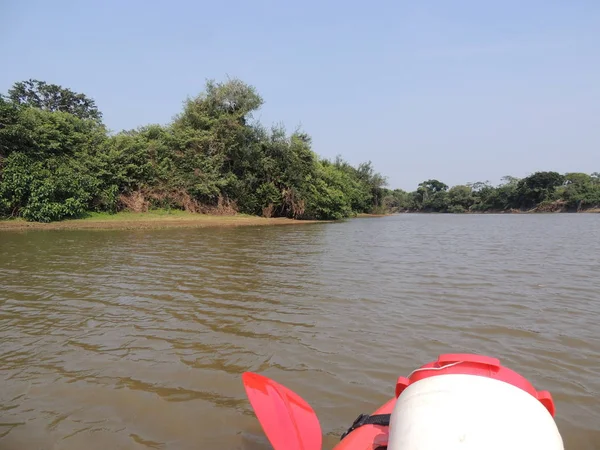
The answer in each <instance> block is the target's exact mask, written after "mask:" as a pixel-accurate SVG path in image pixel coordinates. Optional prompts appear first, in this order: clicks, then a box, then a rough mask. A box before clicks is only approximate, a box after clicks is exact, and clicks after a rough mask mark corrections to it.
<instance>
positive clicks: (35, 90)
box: [8, 79, 102, 121]
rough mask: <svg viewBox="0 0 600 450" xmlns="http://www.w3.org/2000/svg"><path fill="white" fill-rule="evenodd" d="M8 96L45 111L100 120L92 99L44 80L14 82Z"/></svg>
mask: <svg viewBox="0 0 600 450" xmlns="http://www.w3.org/2000/svg"><path fill="white" fill-rule="evenodd" d="M8 98H9V99H10V100H11V101H12V102H13V103H15V104H18V105H27V106H31V107H34V108H40V109H44V110H46V111H61V112H67V113H70V114H73V115H75V116H77V117H79V118H81V119H92V120H95V121H100V120H102V114H101V113H100V111H98V108H97V107H96V103H95V102H94V100H92V99H90V98H88V97H86V96H85V95H84V94H79V93H77V92H74V91H72V90H71V89H68V88H64V87H62V86H60V85H57V84H48V83H46V82H45V81H39V80H32V79H30V80H27V81H19V82H17V83H15V84H14V85H13V86H12V88H11V89H9V91H8Z"/></svg>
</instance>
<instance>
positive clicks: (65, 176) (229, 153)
mask: <svg viewBox="0 0 600 450" xmlns="http://www.w3.org/2000/svg"><path fill="white" fill-rule="evenodd" d="M262 103H263V100H262V98H261V97H260V95H259V94H258V93H257V92H256V91H255V89H254V88H253V87H252V86H248V85H246V84H244V83H243V82H241V81H240V80H237V79H234V80H228V81H226V82H224V83H216V82H213V81H210V82H208V83H207V85H206V89H205V92H203V93H201V94H200V95H198V96H197V97H195V98H191V99H188V100H187V101H186V102H185V104H184V107H183V111H182V112H181V113H180V114H179V115H178V116H177V117H176V118H175V119H174V120H173V122H172V123H170V124H168V125H166V126H162V125H148V126H144V127H141V128H139V129H136V130H130V131H123V132H120V133H118V134H115V135H111V134H109V133H108V131H107V129H106V127H105V126H104V124H103V123H102V114H101V113H100V111H98V108H97V107H96V104H95V102H94V101H93V100H92V99H89V98H88V97H86V96H85V95H83V94H79V93H75V92H73V91H71V90H70V89H67V88H64V87H62V86H59V85H55V84H47V83H45V82H41V81H37V80H28V81H25V82H18V83H15V84H14V85H13V87H12V88H11V89H10V90H9V91H8V93H7V95H4V96H0V217H4V218H6V217H22V218H25V219H26V220H30V221H41V222H49V221H55V220H61V219H65V218H74V217H81V216H83V215H85V214H86V213H87V212H92V211H109V212H116V211H119V210H124V209H128V210H132V211H146V210H148V209H151V208H167V209H183V210H187V211H192V212H207V213H221V214H227V213H234V212H242V213H247V214H253V215H264V216H285V217H291V218H298V219H340V218H344V217H348V216H351V215H353V214H356V213H362V212H371V211H376V210H378V209H381V203H382V199H383V192H384V186H385V184H386V180H385V179H384V177H382V176H381V175H379V174H378V173H376V172H374V170H373V167H372V165H371V163H370V162H367V163H363V164H360V165H359V166H358V167H353V166H351V165H350V164H348V163H346V162H345V161H343V160H342V159H341V158H339V157H338V158H337V159H336V160H335V161H329V160H324V159H321V158H319V157H317V155H316V154H315V153H314V152H313V151H312V150H311V139H310V137H309V136H308V135H307V134H305V133H303V132H300V131H296V132H294V133H291V134H290V135H288V134H286V132H285V130H284V129H283V128H281V127H273V128H272V129H266V128H265V127H263V126H262V125H260V124H259V123H255V122H253V121H252V113H253V112H254V111H256V110H257V109H258V108H259V107H260V106H261V105H262Z"/></svg>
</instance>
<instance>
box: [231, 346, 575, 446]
mask: <svg viewBox="0 0 600 450" xmlns="http://www.w3.org/2000/svg"><path fill="white" fill-rule="evenodd" d="M242 377H243V381H244V386H245V389H246V393H247V394H248V398H249V400H250V403H251V404H252V406H253V408H254V411H255V413H256V416H257V418H258V420H259V422H260V423H261V426H262V428H263V430H264V432H265V434H266V435H267V438H268V439H269V441H270V442H271V444H272V445H273V448H274V449H275V450H320V449H321V445H322V434H321V427H320V424H319V421H318V418H317V416H316V414H315V412H314V411H313V409H312V408H311V407H310V405H308V403H306V402H305V401H304V400H303V399H302V398H301V397H300V396H298V395H297V394H296V393H294V392H292V391H290V390H289V389H287V388H286V387H284V386H282V385H280V384H278V383H276V382H275V381H273V380H270V379H269V378H266V377H264V376H262V375H258V374H254V373H250V372H246V373H244V374H243V376H242ZM554 413H555V407H554V402H553V400H552V396H551V395H550V393H549V392H547V391H537V390H536V389H535V388H534V387H533V385H532V384H531V383H530V382H529V381H527V380H526V379H525V378H524V377H523V376H521V375H519V374H518V373H516V372H514V371H513V370H511V369H508V368H506V367H503V366H502V365H501V364H500V361H499V360H498V359H496V358H491V357H489V356H483V355H473V354H446V355H440V356H439V358H438V359H437V361H433V362H430V363H428V364H425V365H423V366H422V367H420V368H418V369H416V370H414V371H413V372H412V373H411V374H410V375H409V376H408V377H406V378H405V377H400V378H399V379H398V381H397V383H396V389H395V395H394V396H393V397H392V398H391V399H390V400H389V401H388V402H386V403H385V404H383V405H381V406H380V407H379V408H378V409H377V410H375V411H374V412H373V414H372V415H365V414H361V415H360V416H359V417H358V418H357V419H356V421H355V422H354V423H353V424H352V426H351V427H350V428H349V429H348V431H346V432H345V433H344V434H343V435H342V438H341V441H340V442H339V444H337V445H336V446H335V448H334V450H375V449H387V450H452V449H457V450H458V449H461V450H467V449H468V450H475V449H477V450H481V449H486V450H490V449H494V450H496V449H497V450H533V449H540V450H564V447H563V441H562V438H561V435H560V433H559V431H558V428H557V426H556V423H555V421H554Z"/></svg>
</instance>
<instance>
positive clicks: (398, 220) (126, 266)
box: [0, 215, 600, 450]
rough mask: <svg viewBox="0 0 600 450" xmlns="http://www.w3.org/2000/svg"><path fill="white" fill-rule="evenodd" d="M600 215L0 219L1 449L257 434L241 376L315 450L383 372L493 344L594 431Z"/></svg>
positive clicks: (374, 396) (160, 444)
mask: <svg viewBox="0 0 600 450" xmlns="http://www.w3.org/2000/svg"><path fill="white" fill-rule="evenodd" d="M599 225H600V216H594V215H548V216H546V215H545V216H488V215H486V216H448V215H431V216H429V215H402V216H394V217H386V218H372V219H360V220H351V221H347V222H344V223H339V224H316V225H301V226H297V227H293V226H286V227H264V228H262V227H248V228H234V229H200V230H198V229H187V230H186V229H174V230H157V231H85V232H84V231H33V232H26V233H23V232H2V233H1V234H0V285H1V286H2V289H1V290H0V339H1V342H2V346H1V347H0V356H1V361H2V363H1V366H0V368H1V372H2V376H3V378H4V383H3V386H2V389H0V410H1V414H2V417H1V418H0V448H2V449H22V448H60V449H80V448H98V449H105V448H133V449H137V448H140V449H142V448H159V449H160V448H165V449H166V448H181V449H192V448H210V446H218V447H217V448H232V449H233V448H237V449H247V450H248V449H249V450H258V449H266V448H269V446H268V443H267V441H266V439H265V438H264V436H263V433H262V431H261V429H260V426H259V424H258V422H257V421H256V419H255V417H254V415H253V414H252V411H251V408H250V406H249V404H248V402H247V400H246V397H245V393H244V390H243V387H242V384H241V378H240V374H241V373H242V372H243V371H246V370H250V371H256V372H260V373H263V374H265V375H267V376H269V377H272V378H274V379H276V380H277V381H279V382H281V383H283V384H285V385H286V386H288V387H290V388H291V389H293V390H294V391H296V392H298V393H299V394H300V395H301V396H302V397H304V398H305V399H306V400H307V401H308V402H309V403H310V404H311V405H312V406H313V408H314V409H315V411H316V412H317V414H318V415H319V418H320V421H321V425H322V428H323V430H324V432H325V433H326V434H327V436H326V438H325V441H324V445H325V448H331V447H333V446H334V445H335V443H336V442H337V441H338V440H339V435H340V434H341V433H342V432H343V431H344V430H345V429H346V428H347V427H348V426H349V425H350V424H351V423H352V421H353V420H354V419H355V418H356V416H357V415H358V414H359V413H361V412H371V411H372V410H374V409H375V408H376V407H378V406H379V405H380V404H381V403H383V402H384V401H386V400H387V399H388V398H389V397H391V396H392V395H393V391H394V384H395V381H396V378H397V377H398V376H399V375H407V374H408V373H409V372H410V371H412V370H413V369H415V368H416V367H418V366H420V365H422V364H423V363H425V362H428V361H431V360H433V359H435V358H436V357H437V355H438V354H440V353H444V352H475V353H484V354H489V355H492V356H496V357H498V358H500V359H501V361H502V362H503V363H504V364H505V365H508V366H509V367H511V368H513V369H515V370H517V371H519V372H520V373H522V374H523V375H524V376H526V377H527V378H528V379H529V380H531V381H532V382H533V383H534V384H535V386H536V387H538V388H539V389H547V390H550V391H551V392H552V394H553V396H554V398H555V402H556V404H557V409H558V412H557V422H558V424H559V428H560V430H561V432H562V434H563V437H564V440H565V444H566V448H569V449H582V450H587V449H595V448H598V447H600V431H599V428H598V425H597V424H598V423H600V410H599V408H598V407H597V399H598V397H599V395H600V381H599V379H598V376H597V371H598V369H599V368H600V367H599V361H600V357H599V355H600V339H599V338H600V333H599V332H598V331H597V326H596V325H597V323H598V322H599V321H600V302H598V300H599V293H598V281H597V280H598V277H597V274H598V273H599V272H600V270H599V269H600V259H599V256H598V255H600V231H599V230H600V227H599Z"/></svg>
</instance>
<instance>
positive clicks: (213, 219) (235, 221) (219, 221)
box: [0, 210, 323, 230]
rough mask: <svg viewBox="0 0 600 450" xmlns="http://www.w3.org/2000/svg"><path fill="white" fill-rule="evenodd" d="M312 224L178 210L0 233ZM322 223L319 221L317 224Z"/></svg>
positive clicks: (11, 222)
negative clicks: (30, 230) (37, 230)
mask: <svg viewBox="0 0 600 450" xmlns="http://www.w3.org/2000/svg"><path fill="white" fill-rule="evenodd" d="M315 222H317V221H314V220H294V219H287V218H265V217H258V216H251V215H247V214H236V215H210V214H200V213H191V212H187V211H181V210H151V211H148V212H141V213H136V212H130V211H122V212H118V213H114V214H111V213H105V212H91V213H87V214H86V216H85V217H82V218H79V219H68V220H62V221H59V222H50V223H40V222H27V221H26V220H24V219H21V218H15V219H8V220H0V229H5V230H10V229H107V228H108V229H119V228H121V229H136V228H164V227H172V226H190V227H194V226H197V227H208V226H238V225H239V226H242V225H279V224H282V225H283V224H303V223H315ZM319 222H323V221H319Z"/></svg>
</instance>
